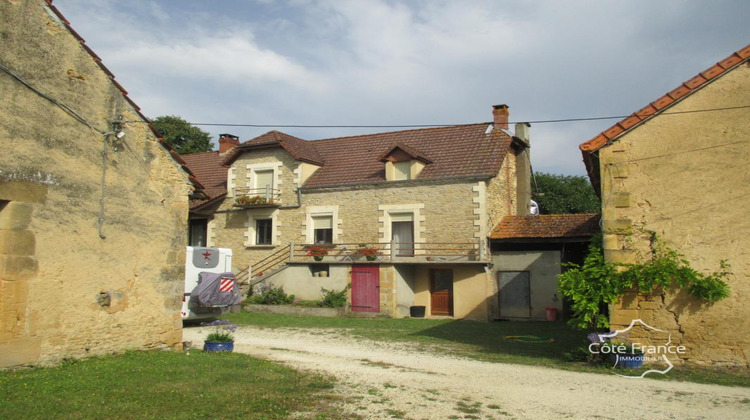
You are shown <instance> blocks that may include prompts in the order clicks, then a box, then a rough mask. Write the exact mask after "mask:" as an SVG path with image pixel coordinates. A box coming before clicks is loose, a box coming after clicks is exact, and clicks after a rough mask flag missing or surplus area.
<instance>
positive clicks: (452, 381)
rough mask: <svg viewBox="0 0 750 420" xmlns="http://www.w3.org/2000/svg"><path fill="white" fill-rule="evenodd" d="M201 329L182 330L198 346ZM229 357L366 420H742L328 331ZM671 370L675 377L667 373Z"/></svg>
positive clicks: (648, 395) (606, 380) (290, 334)
mask: <svg viewBox="0 0 750 420" xmlns="http://www.w3.org/2000/svg"><path fill="white" fill-rule="evenodd" d="M207 333H208V331H207V329H206V328H205V327H191V328H186V329H185V330H184V340H185V341H188V342H192V343H194V347H198V348H199V347H201V346H202V343H203V337H205V335H206V334H207ZM235 337H236V342H235V351H237V352H242V353H247V354H250V355H253V356H257V357H261V358H265V359H269V360H274V361H278V362H282V363H284V364H286V365H288V366H291V367H294V368H296V369H300V370H313V371H318V372H322V373H326V374H329V375H333V376H334V377H336V378H337V380H338V382H337V385H336V388H335V389H334V392H335V393H337V394H339V395H340V396H342V401H344V402H343V403H342V404H343V409H344V410H345V411H346V412H348V413H352V414H356V415H358V416H361V417H362V418H368V419H386V418H405V419H415V420H416V419H456V418H472V419H504V418H518V419H552V418H554V419H557V418H574V419H622V418H652V419H718V418H721V419H748V418H750V389H748V388H734V387H723V386H717V385H702V384H693V383H685V382H679V383H678V382H667V381H656V380H651V379H629V378H621V377H618V376H615V375H599V374H589V373H578V372H566V371H560V370H555V369H548V368H541V367H530V366H521V365H512V364H499V363H487V362H480V361H475V360H468V359H460V358H453V357H447V356H442V355H438V354H432V353H431V352H430V351H429V350H424V349H421V350H420V349H414V348H410V346H408V345H405V344H395V343H380V342H374V341H368V340H363V339H360V338H354V337H348V336H345V335H343V334H341V333H339V332H337V331H335V330H300V329H288V328H287V329H264V328H255V327H241V328H240V329H239V330H237V333H236V334H235ZM675 369H679V367H676V368H675Z"/></svg>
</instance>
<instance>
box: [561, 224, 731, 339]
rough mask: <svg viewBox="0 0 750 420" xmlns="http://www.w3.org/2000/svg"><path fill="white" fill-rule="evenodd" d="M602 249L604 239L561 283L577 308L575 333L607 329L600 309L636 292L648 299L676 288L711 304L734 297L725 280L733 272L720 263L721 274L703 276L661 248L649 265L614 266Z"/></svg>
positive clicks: (572, 321) (595, 243)
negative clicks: (628, 292) (651, 294)
mask: <svg viewBox="0 0 750 420" xmlns="http://www.w3.org/2000/svg"><path fill="white" fill-rule="evenodd" d="M600 243H601V236H600V237H598V238H595V239H594V240H592V242H591V245H590V246H589V254H588V255H587V256H586V259H585V260H584V262H583V266H578V265H576V264H567V267H569V270H568V271H566V272H565V273H563V274H561V275H560V276H559V278H558V283H559V290H560V293H562V294H563V296H565V297H567V298H569V299H570V300H571V301H572V302H573V303H572V305H571V309H572V310H573V316H572V317H571V319H570V321H569V324H570V325H571V326H573V327H575V328H579V329H592V328H593V329H597V328H608V327H609V320H608V319H607V316H606V315H604V314H603V312H602V311H601V306H602V305H606V304H611V303H615V302H616V301H617V300H618V299H619V298H620V297H622V296H624V294H625V293H626V292H627V291H628V290H630V289H633V288H635V289H637V290H638V292H639V293H642V294H649V293H653V292H655V291H656V290H657V289H659V288H661V289H670V288H675V287H676V288H681V289H686V290H687V291H688V293H689V294H690V295H691V296H693V297H694V298H696V299H700V300H702V301H705V302H708V303H713V302H716V301H719V300H721V299H724V298H726V297H728V296H729V285H728V284H727V283H726V281H725V279H726V278H727V277H728V276H729V275H730V274H731V272H730V271H729V264H728V263H727V262H726V261H722V262H721V269H720V271H718V272H715V273H711V274H708V275H706V274H702V273H699V272H697V271H696V270H694V269H692V268H691V267H690V264H689V262H688V261H687V260H686V259H684V258H682V255H680V254H679V253H677V252H676V251H674V250H672V249H669V248H668V247H667V246H666V245H664V244H658V243H657V245H656V246H655V247H654V248H655V249H654V252H653V257H652V259H651V261H649V262H647V263H644V264H610V263H607V262H606V261H605V260H604V254H603V252H602V248H601V245H600ZM620 269H623V270H620Z"/></svg>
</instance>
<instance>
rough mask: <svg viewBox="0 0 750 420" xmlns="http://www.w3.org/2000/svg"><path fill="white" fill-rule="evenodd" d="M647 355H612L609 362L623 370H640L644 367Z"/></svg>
mask: <svg viewBox="0 0 750 420" xmlns="http://www.w3.org/2000/svg"><path fill="white" fill-rule="evenodd" d="M645 359H646V355H645V354H643V353H622V354H618V353H610V355H609V360H610V361H611V362H612V364H613V365H614V366H615V367H618V368H622V369H638V368H639V367H641V366H643V361H644V360H645Z"/></svg>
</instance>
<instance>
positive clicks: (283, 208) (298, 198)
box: [279, 188, 302, 210]
mask: <svg viewBox="0 0 750 420" xmlns="http://www.w3.org/2000/svg"><path fill="white" fill-rule="evenodd" d="M300 207H302V190H300V189H299V188H297V205H295V206H281V207H279V210H290V209H298V208H300Z"/></svg>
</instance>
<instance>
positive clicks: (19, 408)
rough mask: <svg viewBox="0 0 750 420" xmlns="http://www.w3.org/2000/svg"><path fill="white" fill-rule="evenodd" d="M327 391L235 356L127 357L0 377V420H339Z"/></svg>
mask: <svg viewBox="0 0 750 420" xmlns="http://www.w3.org/2000/svg"><path fill="white" fill-rule="evenodd" d="M332 387H333V381H332V379H330V378H326V377H323V376H320V375H313V374H307V373H301V372H298V371H295V370H293V369H290V368H287V367H284V366H281V365H279V364H274V363H271V362H267V361H263V360H259V359H255V358H252V357H249V356H246V355H242V354H237V353H203V352H201V351H191V352H190V354H189V355H187V354H183V353H175V352H164V351H149V352H128V353H125V354H122V355H116V356H105V357H95V358H90V359H86V360H81V361H77V362H68V363H64V364H62V365H61V366H58V367H54V368H37V369H22V370H17V371H4V372H0V394H1V395H2V401H1V402H0V418H2V419H23V418H39V419H42V418H44V419H53V418H112V419H235V418H252V419H277V418H286V417H288V416H289V415H290V413H293V412H300V411H301V412H306V413H310V415H309V416H302V417H300V418H317V419H326V418H339V417H340V416H339V415H338V414H337V413H336V410H335V409H334V408H333V407H332V405H331V404H330V403H331V401H332V400H331V398H333V397H329V396H327V395H326V392H327V391H328V390H329V389H331V388H332ZM313 413H314V414H313ZM321 413H322V414H321Z"/></svg>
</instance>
